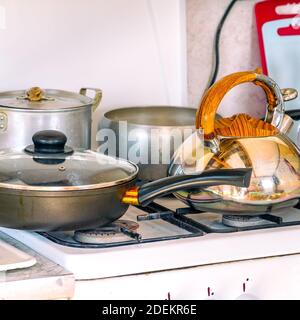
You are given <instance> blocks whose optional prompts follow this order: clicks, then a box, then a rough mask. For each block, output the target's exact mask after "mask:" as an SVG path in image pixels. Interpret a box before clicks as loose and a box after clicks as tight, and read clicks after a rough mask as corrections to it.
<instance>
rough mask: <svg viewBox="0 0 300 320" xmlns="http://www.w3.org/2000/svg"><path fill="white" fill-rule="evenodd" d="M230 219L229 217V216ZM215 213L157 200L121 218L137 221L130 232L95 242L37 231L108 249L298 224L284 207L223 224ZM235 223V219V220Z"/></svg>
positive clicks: (297, 215) (295, 213)
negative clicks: (247, 220) (135, 226)
mask: <svg viewBox="0 0 300 320" xmlns="http://www.w3.org/2000/svg"><path fill="white" fill-rule="evenodd" d="M229 218H230V217H229ZM222 219H223V216H222V215H221V214H217V213H210V212H196V211H193V209H191V208H189V207H188V206H186V205H184V204H182V202H180V201H179V200H177V199H175V198H163V199H159V200H157V201H156V202H155V203H153V204H151V205H150V206H148V207H147V208H140V207H133V206H131V207H130V208H129V210H128V211H127V212H126V213H125V215H124V216H123V217H122V220H129V221H135V222H138V224H139V227H138V229H137V230H135V231H134V232H126V230H125V231H124V232H120V233H117V234H114V235H108V236H103V237H101V238H100V240H99V243H97V244H95V243H82V242H79V241H77V240H75V239H74V232H73V231H71V232H48V233H45V232H41V233H40V235H42V236H43V237H45V238H47V239H49V240H50V241H53V242H55V243H56V244H59V245H63V246H69V247H74V248H109V247H116V246H126V245H132V244H137V243H149V242H157V241H166V240H176V239H182V238H191V237H202V236H205V235H206V234H210V233H232V232H246V231H249V230H260V229H268V228H278V227H285V226H292V225H300V210H299V209H296V208H288V209H284V210H280V211H277V212H275V213H274V212H273V213H272V214H265V215H262V216H260V217H259V218H254V221H252V223H250V224H248V225H247V224H243V223H242V224H238V225H233V226H228V225H224V223H223V220H222ZM238 222H239V221H238Z"/></svg>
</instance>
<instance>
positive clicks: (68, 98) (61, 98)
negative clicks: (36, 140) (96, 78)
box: [0, 87, 102, 149]
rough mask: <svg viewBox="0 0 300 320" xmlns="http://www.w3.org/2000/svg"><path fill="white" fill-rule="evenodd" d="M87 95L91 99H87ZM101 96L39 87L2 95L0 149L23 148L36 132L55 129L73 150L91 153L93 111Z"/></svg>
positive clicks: (0, 99)
mask: <svg viewBox="0 0 300 320" xmlns="http://www.w3.org/2000/svg"><path fill="white" fill-rule="evenodd" d="M87 91H93V92H94V97H93V98H90V97H87V96H86V94H87ZM101 96H102V93H101V90H99V89H92V88H89V89H88V88H82V89H81V90H80V93H79V94H78V93H73V92H68V91H62V90H53V89H46V90H41V89H40V88H38V87H34V88H31V89H30V90H28V91H25V90H20V91H7V92H1V93H0V146H1V148H13V147H17V146H26V145H28V144H30V143H31V139H32V135H33V134H34V133H35V132H37V131H40V130H43V129H54V130H59V131H62V132H63V133H65V134H66V135H67V136H68V137H69V141H70V144H71V145H72V146H74V147H75V148H82V149H90V148H91V123H92V109H94V110H95V109H96V107H97V106H98V104H99V103H100V100H101Z"/></svg>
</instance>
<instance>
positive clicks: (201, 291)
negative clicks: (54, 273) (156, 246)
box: [73, 255, 300, 300]
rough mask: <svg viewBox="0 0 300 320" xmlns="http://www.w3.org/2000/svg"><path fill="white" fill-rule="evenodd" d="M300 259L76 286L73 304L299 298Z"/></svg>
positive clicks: (232, 264)
mask: <svg viewBox="0 0 300 320" xmlns="http://www.w3.org/2000/svg"><path fill="white" fill-rule="evenodd" d="M299 288H300V255H289V256H283V257H272V258H268V259H255V260H247V261H238V262H230V263H220V264H214V265H208V266H200V267H194V268H184V269H178V270H170V271H165V272H156V273H147V274H141V275H135V276H126V277H114V278H108V279H101V280H91V281H76V284H75V295H74V298H73V299H103V300H110V299H111V300H113V299H128V300H131V299H134V300H138V299H144V300H151V299H159V300H163V299H168V298H170V299H171V300H176V299H182V300H185V299H186V300H187V299H209V300H215V299H240V300H252V299H259V300H260V299H261V300H263V299H270V300H273V299H297V300H298V299H300V291H299Z"/></svg>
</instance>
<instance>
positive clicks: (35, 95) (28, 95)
mask: <svg viewBox="0 0 300 320" xmlns="http://www.w3.org/2000/svg"><path fill="white" fill-rule="evenodd" d="M17 99H19V100H29V101H31V102H39V101H42V100H48V101H54V100H55V99H54V98H52V97H47V96H46V95H45V92H44V90H43V89H41V88H40V87H32V88H30V89H28V90H27V91H26V92H25V95H22V96H19V97H17Z"/></svg>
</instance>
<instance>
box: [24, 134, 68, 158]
mask: <svg viewBox="0 0 300 320" xmlns="http://www.w3.org/2000/svg"><path fill="white" fill-rule="evenodd" d="M32 141H33V145H30V146H27V147H26V148H25V151H26V152H28V153H31V154H33V155H68V154H72V153H73V149H72V148H70V147H68V146H66V142H67V137H66V135H65V134H64V133H62V132H60V131H56V130H44V131H39V132H36V133H35V134H34V135H33V137H32Z"/></svg>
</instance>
